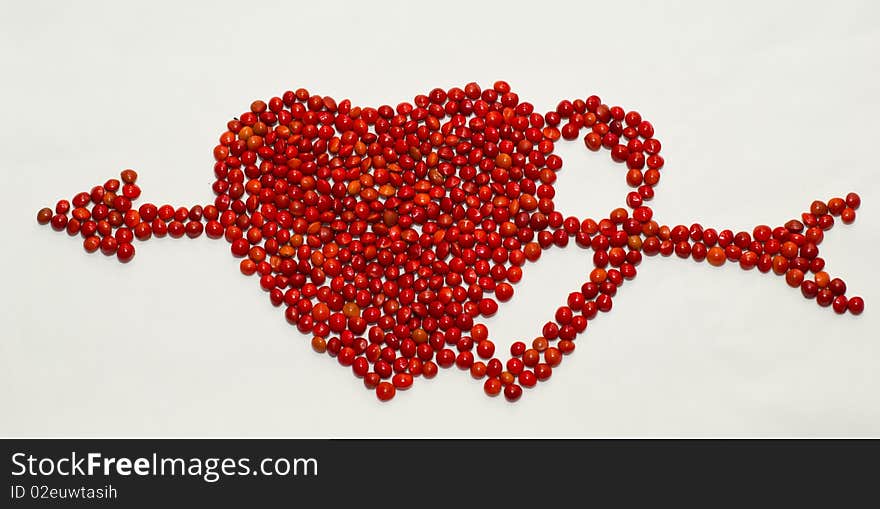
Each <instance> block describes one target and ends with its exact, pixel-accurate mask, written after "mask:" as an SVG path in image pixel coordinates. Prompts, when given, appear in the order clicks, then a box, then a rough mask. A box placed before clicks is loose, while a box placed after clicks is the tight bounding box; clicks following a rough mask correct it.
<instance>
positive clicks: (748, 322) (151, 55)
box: [0, 0, 880, 437]
mask: <svg viewBox="0 0 880 509" xmlns="http://www.w3.org/2000/svg"><path fill="white" fill-rule="evenodd" d="M3 4H4V5H3V9H2V10H3V19H2V21H0V43H2V44H0V57H2V69H3V71H2V73H3V78H2V92H3V93H2V94H0V101H2V109H0V111H2V121H0V146H2V147H0V148H2V151H0V153H2V154H3V157H2V162H0V171H2V178H3V183H4V191H3V200H2V207H3V212H2V214H3V224H4V232H3V234H4V239H5V240H4V241H3V248H2V250H0V257H2V260H0V262H2V263H0V267H2V268H3V274H4V275H3V284H2V306H0V319H2V322H0V324H2V328H0V331H2V332H0V334H2V340H0V435H11V436H18V435H40V436H42V435H53V436H56V435H76V436H81V435H111V436H118V435H129V436H143V435H151V436H156V435H174V436H216V435H225V436H263V435H274V436H302V437H305V436H330V437H349V436H493V437H494V436H819V435H821V436H828V435H832V436H855V435H875V436H876V435H878V430H880V404H878V398H877V394H878V393H880V375H878V368H880V338H878V337H877V336H878V335H877V334H876V332H875V331H876V330H877V327H878V316H880V314H878V312H880V292H878V282H880V281H878V277H877V275H876V271H875V268H876V265H877V259H876V256H877V255H876V253H877V249H880V237H878V233H877V232H878V225H880V217H878V213H877V211H878V203H880V193H878V186H877V184H876V182H877V173H878V166H877V162H876V159H875V147H876V144H877V139H878V134H880V132H878V128H877V126H878V118H880V101H878V99H877V91H878V89H880V87H878V86H880V66H878V65H877V55H878V51H880V28H878V27H880V8H878V7H877V5H878V4H877V3H876V2H869V1H865V2H835V3H834V5H833V6H832V5H831V4H828V3H827V2H791V3H782V2H766V1H764V2H755V3H747V2H729V3H727V5H721V4H717V5H715V4H714V3H711V2H689V3H685V4H680V5H679V4H676V5H673V4H672V3H671V2H651V3H647V2H646V3H645V4H640V3H639V2H607V1H606V2H595V3H590V4H587V3H586V2H570V3H563V2H551V1H542V2H531V3H528V4H525V3H524V4H522V5H516V4H515V3H514V2H497V3H489V2H474V1H467V2H458V1H447V2H425V3H420V2H399V3H390V2H375V1H370V2H351V4H350V5H344V3H343V2H309V3H304V2H289V1H288V2H278V3H276V4H274V5H267V3H266V2H234V3H223V4H220V3H218V2H210V3H209V2H206V3H205V4H204V5H203V6H201V7H196V6H190V5H189V4H188V3H186V2H171V3H164V2H163V3H159V2H139V3H136V4H135V3H128V2H107V3H93V2H76V3H67V2H57V3H52V2H49V3H42V2H7V1H5V0H4V2H3ZM497 79H505V80H507V81H508V82H509V83H510V84H511V85H512V86H513V88H514V91H516V92H518V93H519V96H520V98H521V99H522V100H528V101H531V102H533V103H534V104H535V105H536V107H537V110H538V111H542V112H543V111H547V110H549V109H551V108H553V107H555V105H556V104H557V103H558V101H559V100H561V99H563V98H569V99H575V98H578V97H580V98H585V97H587V96H588V95H590V94H592V93H597V94H599V95H600V96H601V97H602V98H603V100H605V101H606V102H608V103H609V104H611V105H613V104H620V105H622V106H623V107H624V108H627V109H637V110H638V111H640V112H641V113H642V115H643V116H644V117H645V118H646V119H648V120H650V121H652V122H653V123H654V126H655V128H656V131H657V135H656V136H657V137H658V138H659V139H660V140H661V141H662V142H663V147H664V148H663V155H664V156H665V157H666V161H667V165H666V168H665V169H664V170H663V179H662V181H661V184H660V185H659V187H658V189H657V197H656V199H655V200H654V201H653V203H652V207H654V210H655V217H656V218H657V219H658V220H659V221H661V222H663V223H666V224H670V225H675V224H679V223H685V224H690V223H691V222H694V221H699V222H701V223H702V224H703V225H704V226H714V227H720V228H725V227H729V228H732V229H734V231H736V230H737V229H748V230H749V231H750V230H751V228H752V227H753V226H754V225H756V224H761V223H768V224H771V225H774V226H775V225H779V224H782V222H784V221H786V220H788V219H791V218H793V217H799V214H800V212H802V211H804V210H806V209H807V208H808V207H809V204H810V202H811V201H812V200H814V199H817V198H818V199H823V200H827V199H828V198H831V197H833V196H843V195H845V194H846V193H847V192H848V191H852V190H855V191H858V192H859V193H860V194H861V196H862V201H863V205H862V207H861V208H860V209H859V210H858V219H857V221H856V223H855V224H854V225H851V226H843V225H841V224H838V225H836V226H835V227H834V229H833V230H831V231H830V232H828V233H827V235H826V241H825V243H823V244H822V245H821V246H820V254H821V256H823V257H825V258H826V260H827V261H828V270H829V271H830V273H831V274H832V275H833V276H837V275H839V276H841V277H843V278H844V279H845V280H846V281H847V283H848V285H849V288H850V290H849V292H848V293H849V294H850V295H862V296H864V298H865V301H866V302H867V310H866V312H865V313H864V314H863V315H862V316H861V317H858V318H854V317H852V316H849V315H847V316H843V317H841V316H837V315H835V314H834V313H833V312H832V311H831V310H830V309H821V308H819V307H818V306H817V305H816V304H815V302H812V301H807V300H805V299H803V298H802V297H801V296H800V293H799V292H798V291H797V290H793V289H790V288H788V287H787V286H786V285H785V284H784V282H783V281H782V279H781V278H778V277H775V276H772V275H762V274H760V273H758V272H757V271H752V272H749V273H746V272H743V271H741V270H740V269H739V268H736V267H733V266H730V265H729V264H728V266H725V267H724V268H722V269H714V268H712V267H710V266H708V265H707V264H696V263H694V262H693V261H684V260H680V259H677V258H675V257H672V258H670V259H664V258H659V257H658V258H648V259H646V260H645V262H644V263H643V264H642V265H641V266H640V267H639V276H638V277H637V278H636V280H635V281H633V282H628V283H626V284H625V285H624V287H623V288H621V291H620V292H619V293H618V297H616V298H615V301H614V310H613V311H612V312H611V313H610V314H608V315H603V316H600V317H599V319H597V320H595V321H593V322H591V324H590V327H589V330H588V331H587V333H586V334H585V335H583V336H581V337H579V339H578V340H577V344H578V348H577V350H576V351H575V353H574V354H573V355H572V356H570V357H567V358H566V359H565V361H564V362H563V364H562V366H561V367H560V368H559V369H557V370H555V371H554V375H553V377H552V379H551V380H550V381H549V382H547V383H544V384H541V385H540V386H539V387H538V388H536V389H533V390H531V391H527V393H526V394H525V395H524V397H523V399H522V400H521V401H520V402H519V403H517V404H515V405H510V404H507V403H506V402H505V401H504V400H503V398H498V399H494V400H493V399H489V398H487V397H486V396H485V395H484V394H483V392H482V384H481V383H480V382H476V381H474V380H472V379H471V378H470V376H469V375H468V374H467V373H464V372H460V371H458V369H457V368H453V369H451V370H445V371H442V372H441V373H440V374H439V375H438V377H437V378H435V379H434V380H431V381H425V380H422V379H417V381H416V384H415V386H414V387H413V388H412V389H410V390H409V391H408V392H405V393H398V397H397V398H395V399H394V401H393V402H392V403H390V404H380V403H379V402H378V401H377V399H376V397H375V396H374V394H373V393H372V392H371V391H367V390H365V389H364V388H363V385H362V383H361V381H360V380H358V379H355V378H354V377H353V376H352V375H351V373H350V369H348V368H342V367H340V366H339V365H338V364H337V363H336V361H335V360H333V359H331V358H330V357H328V356H319V355H317V354H314V353H313V352H312V351H311V349H310V348H309V344H308V343H309V339H308V338H307V337H306V336H303V335H301V334H299V333H298V332H297V331H296V330H295V328H293V327H291V326H290V325H288V324H287V323H286V322H285V320H284V319H283V316H282V311H281V310H280V309H277V308H273V307H272V306H270V305H269V303H268V298H267V297H266V295H265V294H264V293H263V292H262V291H261V290H260V289H259V288H258V284H257V281H256V280H255V279H254V278H245V277H244V276H242V275H240V274H239V272H238V268H237V266H238V261H237V260H236V259H234V258H233V257H232V256H230V254H229V247H228V245H227V244H226V243H225V242H224V241H212V240H210V239H208V238H206V237H202V238H199V239H197V240H189V239H181V240H172V239H161V240H155V239H154V240H151V241H150V242H148V243H144V244H136V248H137V250H138V252H137V256H136V257H135V260H134V261H133V262H132V263H130V264H128V265H125V266H123V265H121V264H119V263H117V262H116V260H115V259H107V258H105V257H104V256H102V255H100V254H94V255H87V254H86V253H85V252H84V251H83V250H82V247H81V239H80V238H79V237H77V238H76V239H70V238H68V237H67V235H66V234H58V233H54V232H52V231H51V229H50V228H48V227H40V226H38V225H37V223H36V220H35V214H36V211H37V210H38V209H39V208H41V207H43V206H47V205H48V206H54V203H55V201H56V200H58V199H59V198H62V197H63V198H68V199H70V198H71V197H72V196H73V195H74V194H75V193H76V192H79V191H82V190H88V189H90V188H91V186H93V185H96V184H100V183H103V182H104V181H105V180H106V179H108V178H111V177H118V173H119V171H120V170H122V169H124V168H126V167H131V168H134V169H136V170H137V171H138V172H139V173H140V176H141V178H140V180H139V184H140V185H141V187H142V189H143V195H142V200H143V201H153V202H155V203H157V204H161V203H166V202H167V203H171V204H173V205H175V206H180V205H186V206H191V205H194V204H197V203H200V204H205V203H209V202H210V201H212V200H213V194H212V193H211V190H210V184H211V182H212V171H211V167H212V156H211V150H212V148H213V146H214V145H215V144H216V140H217V137H218V136H219V134H220V133H221V132H222V131H223V130H224V126H225V122H226V121H227V120H228V119H229V118H230V117H232V116H234V115H238V114H239V113H241V112H242V111H245V109H246V108H247V107H248V105H249V104H250V102H251V101H252V100H254V99H257V98H263V99H268V98H270V97H272V96H273V95H280V94H281V93H282V92H284V91H285V90H288V89H296V88H297V87H306V88H308V89H309V90H311V91H313V92H315V93H318V94H322V95H331V96H333V97H335V98H337V99H342V98H346V97H348V98H351V99H352V101H353V102H354V103H355V104H360V105H365V106H366V105H373V106H378V105H380V104H384V103H390V104H392V105H395V104H397V103H398V102H400V101H403V100H411V99H412V97H413V96H414V95H416V94H418V93H427V92H428V91H429V90H431V89H432V88H434V87H437V86H440V87H444V88H449V87H451V86H463V85H464V84H465V83H467V82H469V81H477V82H479V83H480V84H482V85H483V86H490V85H491V83H492V82H493V81H495V80H497ZM559 153H560V154H561V155H562V156H563V158H564V159H565V167H564V168H563V170H562V172H561V173H560V178H559V181H558V184H559V185H558V186H557V189H558V191H559V193H558V200H557V204H558V208H559V209H560V210H562V211H563V212H566V213H571V214H576V215H578V216H580V217H583V216H586V215H589V216H592V217H601V216H604V215H606V214H608V212H609V211H610V210H611V209H612V208H614V207H617V206H620V205H622V203H623V196H624V194H625V192H626V185H625V183H624V172H623V170H621V166H618V165H615V164H613V163H612V162H611V161H610V158H609V157H608V155H607V152H604V153H602V154H601V155H596V154H592V153H588V151H587V150H585V149H584V148H583V145H582V144H581V142H580V141H576V142H572V143H570V144H565V145H563V146H561V147H560V150H559ZM143 201H141V202H138V203H142V202H143ZM590 266H591V252H589V251H582V250H579V249H577V248H576V247H573V246H572V247H569V248H568V249H565V250H556V251H551V252H549V253H546V254H545V256H544V257H543V258H542V260H541V261H540V262H539V263H538V264H535V265H529V266H527V267H526V270H525V278H524V280H523V281H522V282H521V283H520V284H519V285H517V288H516V291H517V294H516V296H515V298H514V300H513V301H511V302H509V303H507V304H505V305H503V306H502V308H501V310H500V312H499V313H498V315H496V317H494V318H493V319H491V320H489V321H488V325H489V327H490V331H491V332H492V334H493V337H494V338H495V340H496V343H498V344H499V349H505V350H506V348H507V345H509V343H510V342H511V341H513V340H516V339H526V340H530V339H531V338H532V337H534V335H536V334H538V333H539V330H540V326H541V324H543V323H544V322H545V321H546V320H548V319H549V318H550V317H552V314H553V312H554V310H555V308H556V307H557V306H558V305H560V304H562V303H563V302H564V299H565V296H566V295H567V294H568V292H569V291H572V290H576V289H577V288H579V286H580V282H581V281H583V279H584V277H585V276H586V274H587V271H588V269H589V268H590Z"/></svg>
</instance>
